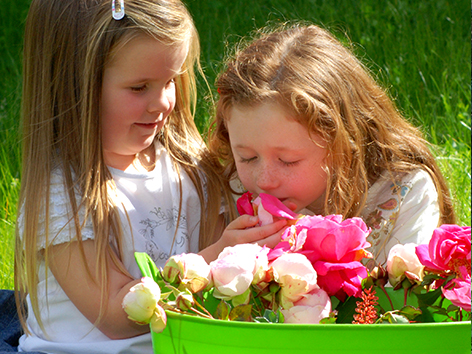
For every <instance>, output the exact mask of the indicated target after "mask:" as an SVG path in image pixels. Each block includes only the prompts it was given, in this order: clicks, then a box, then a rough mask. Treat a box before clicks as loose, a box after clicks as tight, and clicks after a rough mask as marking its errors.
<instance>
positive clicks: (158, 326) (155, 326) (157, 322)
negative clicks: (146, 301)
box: [149, 305, 167, 333]
mask: <svg viewBox="0 0 472 354" xmlns="http://www.w3.org/2000/svg"><path fill="white" fill-rule="evenodd" d="M149 324H150V327H151V330H152V331H153V332H155V333H161V332H162V331H163V330H164V328H166V325H167V315H166V312H165V311H164V309H163V308H162V307H161V306H159V305H157V307H156V310H155V311H154V313H153V315H152V317H151V321H150V322H149Z"/></svg>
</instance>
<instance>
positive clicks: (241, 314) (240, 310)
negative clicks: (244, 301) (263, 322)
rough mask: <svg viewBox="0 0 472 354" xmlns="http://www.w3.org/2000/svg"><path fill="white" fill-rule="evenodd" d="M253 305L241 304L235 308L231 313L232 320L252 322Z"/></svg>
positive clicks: (230, 318)
mask: <svg viewBox="0 0 472 354" xmlns="http://www.w3.org/2000/svg"><path fill="white" fill-rule="evenodd" d="M251 311H252V305H239V306H236V307H235V308H233V309H232V310H231V311H230V313H229V320H230V321H245V322H251V320H252V316H251Z"/></svg>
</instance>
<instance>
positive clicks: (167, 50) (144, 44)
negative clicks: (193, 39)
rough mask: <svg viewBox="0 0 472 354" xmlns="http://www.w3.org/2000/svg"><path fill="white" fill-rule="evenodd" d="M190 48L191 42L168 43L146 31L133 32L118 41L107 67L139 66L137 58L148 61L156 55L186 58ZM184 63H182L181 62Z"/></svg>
mask: <svg viewBox="0 0 472 354" xmlns="http://www.w3.org/2000/svg"><path fill="white" fill-rule="evenodd" d="M188 50H189V42H188V41H184V42H182V43H174V44H167V43H163V42H162V41H160V40H158V39H156V38H154V37H151V36H150V35H147V34H144V33H133V34H131V35H129V36H125V37H123V38H122V39H120V41H119V42H118V43H116V44H115V45H114V46H113V48H112V50H111V51H110V53H109V55H108V59H107V61H106V64H105V67H112V66H115V65H118V64H123V63H124V62H126V61H128V63H125V64H133V66H137V62H136V60H139V61H141V62H146V61H149V60H151V59H155V58H156V56H161V57H162V56H163V55H165V56H166V57H167V58H169V59H171V63H172V61H175V60H177V59H183V60H184V59H185V58H186V57H187V54H188ZM180 64H182V63H180Z"/></svg>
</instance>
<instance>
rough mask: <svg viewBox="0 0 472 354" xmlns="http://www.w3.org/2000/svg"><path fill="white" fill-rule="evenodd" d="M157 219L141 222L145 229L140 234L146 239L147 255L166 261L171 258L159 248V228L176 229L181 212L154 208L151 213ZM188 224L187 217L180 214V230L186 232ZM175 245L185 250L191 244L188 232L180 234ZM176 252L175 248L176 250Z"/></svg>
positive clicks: (174, 209)
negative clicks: (187, 244)
mask: <svg viewBox="0 0 472 354" xmlns="http://www.w3.org/2000/svg"><path fill="white" fill-rule="evenodd" d="M150 213H151V214H154V215H155V217H153V218H147V219H145V220H141V221H140V224H142V225H144V228H143V229H140V230H139V233H140V234H141V235H143V237H144V238H145V239H146V253H147V254H149V256H150V257H151V258H152V259H153V260H154V261H158V260H166V259H168V258H169V256H170V255H169V254H168V252H165V251H164V250H162V249H161V247H159V244H158V239H159V230H158V229H159V228H164V227H165V230H166V231H169V230H171V229H174V228H175V227H176V226H177V220H178V217H179V210H178V209H177V208H172V209H166V210H163V209H162V208H160V207H159V208H154V210H151V211H150ZM186 224H187V216H186V215H184V214H180V222H179V225H178V228H179V230H181V229H183V230H185V227H186ZM176 237H177V238H176V241H175V244H176V245H177V246H178V248H183V247H184V246H185V244H186V243H188V242H189V236H188V234H187V232H185V231H184V232H179V233H178V234H177V236H176ZM174 252H175V248H174Z"/></svg>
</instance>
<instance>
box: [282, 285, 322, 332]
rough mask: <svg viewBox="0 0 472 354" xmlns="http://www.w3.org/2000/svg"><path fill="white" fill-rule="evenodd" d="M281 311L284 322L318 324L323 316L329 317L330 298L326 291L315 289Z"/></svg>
mask: <svg viewBox="0 0 472 354" xmlns="http://www.w3.org/2000/svg"><path fill="white" fill-rule="evenodd" d="M281 311H282V314H283V315H284V317H285V323H313V324H318V323H320V321H321V320H322V319H323V318H326V317H329V314H330V312H331V300H330V297H329V295H328V293H327V292H326V291H324V290H322V289H315V290H313V291H312V292H311V293H309V294H306V295H305V296H303V297H302V298H301V299H300V300H299V301H297V302H296V303H294V304H293V306H292V307H291V308H290V309H288V310H285V309H282V310H281Z"/></svg>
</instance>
